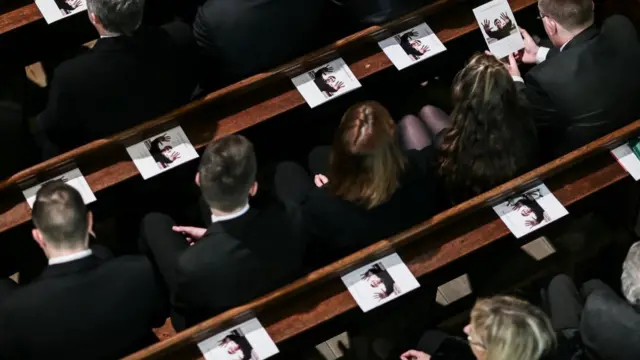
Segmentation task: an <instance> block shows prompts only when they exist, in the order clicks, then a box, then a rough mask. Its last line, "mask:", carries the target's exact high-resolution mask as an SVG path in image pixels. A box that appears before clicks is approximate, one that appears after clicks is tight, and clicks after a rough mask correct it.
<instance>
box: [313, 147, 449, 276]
mask: <svg viewBox="0 0 640 360" xmlns="http://www.w3.org/2000/svg"><path fill="white" fill-rule="evenodd" d="M427 151H428V149H427V150H423V151H420V152H419V151H416V150H409V151H407V156H408V160H409V162H408V165H407V171H406V173H405V174H404V176H403V178H402V179H401V180H400V181H401V184H400V188H398V189H397V190H396V192H395V193H394V194H393V195H392V197H391V198H390V199H389V200H387V201H386V202H385V203H382V204H381V205H378V206H377V207H375V208H373V209H370V210H367V209H366V208H364V207H362V206H360V205H357V204H354V203H352V202H349V201H346V200H343V199H341V198H339V197H337V196H334V195H333V194H331V193H330V192H329V190H328V189H327V188H326V187H322V188H318V187H315V186H314V187H313V189H312V190H311V191H310V193H309V195H308V197H307V199H306V200H305V202H304V204H303V215H304V220H305V229H306V231H307V232H308V237H309V241H310V242H311V243H310V247H311V248H312V250H310V251H309V252H308V253H309V255H310V256H311V259H310V260H311V262H313V263H315V262H321V263H326V262H328V261H332V260H334V259H337V258H340V257H342V256H346V255H348V254H350V253H351V252H353V251H355V250H357V249H360V248H362V247H364V246H367V245H369V244H372V243H374V242H376V241H378V240H382V239H385V238H387V237H390V236H392V235H395V234H396V233H398V232H400V231H403V230H406V229H408V228H410V227H411V226H413V225H415V224H417V223H419V222H422V221H425V220H427V219H429V218H430V217H431V216H433V215H434V214H436V213H437V212H438V211H439V210H440V209H441V207H442V206H441V204H442V198H441V196H440V195H439V194H440V193H441V192H440V191H439V186H438V182H437V178H436V176H435V174H433V173H432V171H431V167H430V166H429V164H430V160H431V159H430V156H431V155H432V154H428V153H427ZM329 181H331V179H329Z"/></svg>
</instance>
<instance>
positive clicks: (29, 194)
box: [22, 168, 96, 208]
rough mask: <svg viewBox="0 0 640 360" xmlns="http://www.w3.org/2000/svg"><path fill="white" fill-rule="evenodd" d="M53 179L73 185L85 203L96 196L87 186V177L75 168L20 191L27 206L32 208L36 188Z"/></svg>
mask: <svg viewBox="0 0 640 360" xmlns="http://www.w3.org/2000/svg"><path fill="white" fill-rule="evenodd" d="M54 180H60V181H62V182H64V183H66V184H68V185H69V186H71V187H73V188H74V189H76V190H78V192H79V193H80V195H81V196H82V200H83V201H84V203H85V205H86V204H90V203H92V202H94V201H96V196H95V194H94V193H93V191H91V188H90V187H89V183H87V179H85V177H84V176H83V175H82V173H81V172H80V169H78V168H75V169H72V170H70V171H67V172H65V173H64V174H62V175H59V176H56V177H54V178H52V179H51V180H47V181H45V182H43V183H40V184H38V185H35V186H32V187H30V188H28V189H26V190H24V191H23V192H22V195H24V198H25V199H26V200H27V203H28V204H29V207H31V208H33V203H34V202H35V201H36V195H37V193H38V190H40V189H41V188H42V187H43V186H45V185H46V184H48V183H50V182H52V181H54Z"/></svg>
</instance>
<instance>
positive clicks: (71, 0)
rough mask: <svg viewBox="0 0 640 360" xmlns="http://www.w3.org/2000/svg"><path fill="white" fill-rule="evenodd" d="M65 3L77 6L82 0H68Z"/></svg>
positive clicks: (73, 6)
mask: <svg viewBox="0 0 640 360" xmlns="http://www.w3.org/2000/svg"><path fill="white" fill-rule="evenodd" d="M67 4H69V5H70V6H71V7H72V8H74V9H75V8H77V7H78V6H80V5H82V0H70V1H67Z"/></svg>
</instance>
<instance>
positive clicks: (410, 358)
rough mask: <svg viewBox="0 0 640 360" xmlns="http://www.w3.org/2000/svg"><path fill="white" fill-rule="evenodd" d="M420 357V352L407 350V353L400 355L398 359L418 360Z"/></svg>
mask: <svg viewBox="0 0 640 360" xmlns="http://www.w3.org/2000/svg"><path fill="white" fill-rule="evenodd" d="M420 355H422V352H420V351H417V350H409V351H407V352H405V353H404V354H402V355H400V359H402V360H413V359H419V358H420Z"/></svg>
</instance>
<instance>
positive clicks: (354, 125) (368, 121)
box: [328, 101, 406, 209]
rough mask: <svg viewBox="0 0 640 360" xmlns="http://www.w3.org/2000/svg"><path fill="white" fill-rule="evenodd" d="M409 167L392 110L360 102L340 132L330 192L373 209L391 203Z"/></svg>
mask: <svg viewBox="0 0 640 360" xmlns="http://www.w3.org/2000/svg"><path fill="white" fill-rule="evenodd" d="M405 165H406V158H405V156H404V154H403V153H402V150H401V149H400V146H399V144H398V142H397V140H396V126H395V123H394V122H393V119H391V115H390V114H389V111H387V109H385V108H384V107H383V106H382V105H380V104H379V103H377V102H375V101H366V102H363V103H359V104H356V105H354V106H352V107H350V108H349V109H348V110H347V112H346V113H345V114H344V116H343V117H342V121H341V122H340V126H339V127H338V130H337V131H336V134H335V137H334V140H333V145H332V149H331V159H330V166H329V174H328V175H329V184H328V185H329V190H330V191H331V192H332V193H333V194H334V195H336V196H338V197H340V198H342V199H344V200H347V201H350V202H353V203H356V204H359V205H362V206H364V207H366V208H367V209H371V208H373V207H376V206H377V205H380V204H381V203H383V202H385V201H387V200H388V199H389V198H390V197H391V195H393V193H394V192H395V191H396V189H397V188H398V187H399V186H400V180H399V179H400V176H401V175H402V173H403V172H404V169H405Z"/></svg>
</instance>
